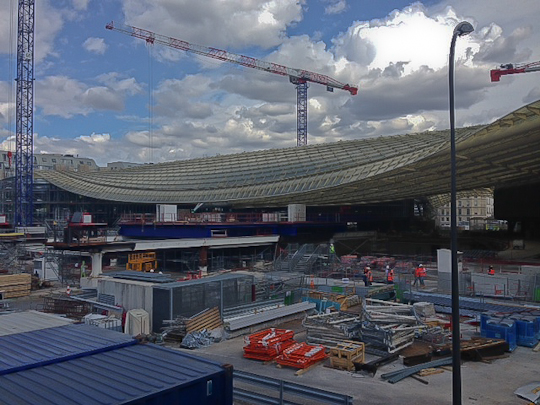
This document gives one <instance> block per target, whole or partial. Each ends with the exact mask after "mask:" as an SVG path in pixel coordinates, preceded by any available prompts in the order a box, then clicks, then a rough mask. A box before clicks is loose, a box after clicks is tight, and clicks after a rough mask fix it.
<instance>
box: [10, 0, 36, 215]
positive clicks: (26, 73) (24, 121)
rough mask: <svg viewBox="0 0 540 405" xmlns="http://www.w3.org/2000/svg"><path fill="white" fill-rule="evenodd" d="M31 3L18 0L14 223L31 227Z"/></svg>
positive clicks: (32, 66)
mask: <svg viewBox="0 0 540 405" xmlns="http://www.w3.org/2000/svg"><path fill="white" fill-rule="evenodd" d="M34 16H35V13H34V0H19V5H18V26H17V79H16V81H17V107H16V152H15V210H14V221H13V222H14V224H16V225H19V226H27V225H32V223H33V219H32V218H33V213H34V209H33V206H34Z"/></svg>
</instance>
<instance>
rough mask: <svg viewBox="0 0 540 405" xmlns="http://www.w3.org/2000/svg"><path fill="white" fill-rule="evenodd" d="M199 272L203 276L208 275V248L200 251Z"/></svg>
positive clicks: (204, 247) (202, 248)
mask: <svg viewBox="0 0 540 405" xmlns="http://www.w3.org/2000/svg"><path fill="white" fill-rule="evenodd" d="M199 271H200V272H201V275H203V276H206V275H208V246H201V248H200V249H199Z"/></svg>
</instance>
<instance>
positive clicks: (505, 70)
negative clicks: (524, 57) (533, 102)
mask: <svg viewBox="0 0 540 405" xmlns="http://www.w3.org/2000/svg"><path fill="white" fill-rule="evenodd" d="M539 71H540V62H532V63H521V64H512V63H507V64H504V65H501V66H500V67H499V69H493V70H491V71H490V75H491V81H492V82H498V81H499V80H501V76H504V75H512V74H514V73H527V72H539Z"/></svg>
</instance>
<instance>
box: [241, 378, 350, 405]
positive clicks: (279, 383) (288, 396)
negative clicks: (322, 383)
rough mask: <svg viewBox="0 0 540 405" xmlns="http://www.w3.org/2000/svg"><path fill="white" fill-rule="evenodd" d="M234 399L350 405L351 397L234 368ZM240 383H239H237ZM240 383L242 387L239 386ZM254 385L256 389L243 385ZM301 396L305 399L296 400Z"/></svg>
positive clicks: (271, 402) (288, 403)
mask: <svg viewBox="0 0 540 405" xmlns="http://www.w3.org/2000/svg"><path fill="white" fill-rule="evenodd" d="M233 381H234V384H235V385H234V389H233V395H234V399H235V400H239V401H246V402H247V403H250V404H276V405H278V404H279V405H281V404H287V405H293V404H302V403H303V404H310V405H311V404H317V403H320V404H330V405H331V404H336V405H338V404H339V405H341V404H343V405H350V404H352V403H353V402H352V400H353V398H352V397H351V396H349V395H345V394H338V393H335V392H331V391H326V390H321V389H319V388H313V387H308V386H307V385H301V384H295V383H291V382H288V381H283V380H278V379H275V378H270V377H266V376H262V375H258V374H253V373H248V372H245V371H238V370H234V374H233ZM238 383H240V384H238ZM239 385H242V388H241V387H239ZM246 386H247V387H250V386H255V387H257V388H256V389H253V388H252V389H247V388H243V387H246ZM297 398H303V399H305V400H307V401H305V400H304V401H302V402H293V400H296V401H298V399H297Z"/></svg>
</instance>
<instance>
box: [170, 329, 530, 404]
mask: <svg viewBox="0 0 540 405" xmlns="http://www.w3.org/2000/svg"><path fill="white" fill-rule="evenodd" d="M279 327H283V328H288V329H292V330H294V331H295V339H296V340H298V341H302V340H305V332H304V330H303V328H302V326H301V323H300V322H297V321H294V322H292V323H288V324H283V325H280V326H279ZM243 344H244V343H243V337H237V338H234V339H229V340H226V341H224V342H221V343H216V344H213V345H212V346H210V347H206V348H201V349H197V350H195V351H189V352H190V353H191V354H195V355H198V356H201V357H205V358H209V359H212V360H214V361H218V362H221V363H229V364H232V365H233V366H234V368H235V369H237V370H242V371H246V372H251V373H256V374H259V375H263V376H267V377H271V378H277V379H282V380H286V381H290V382H294V383H298V384H304V385H308V386H311V387H316V388H320V389H325V390H328V391H332V392H337V393H341V394H347V395H350V396H352V397H353V401H354V403H355V404H381V405H382V404H384V405H388V404H394V403H399V404H400V405H417V404H451V403H452V399H451V398H452V396H451V395H452V372H451V371H445V372H444V373H442V374H434V375H430V376H426V377H422V378H423V379H424V380H426V381H428V384H427V385H425V384H423V383H421V382H419V381H416V380H414V379H412V378H406V379H405V380H402V381H400V382H398V383H396V384H390V383H389V382H387V381H386V380H383V379H381V377H380V375H381V374H384V373H387V372H391V371H395V370H397V369H400V368H403V367H404V366H403V365H402V364H401V362H400V361H399V360H397V361H395V362H393V363H391V364H388V365H385V366H383V367H380V368H379V370H378V371H377V374H376V375H375V376H374V377H372V376H371V375H368V374H361V373H355V372H348V371H342V370H335V369H332V368H330V367H329V366H330V362H329V360H328V359H327V360H326V361H325V362H323V363H322V364H319V365H317V366H316V367H314V368H312V369H310V370H308V371H307V372H306V373H305V374H303V375H301V376H296V375H295V371H296V370H295V369H292V368H278V367H276V364H272V363H271V364H264V363H262V362H259V361H254V360H249V359H245V358H243V357H242V353H243V352H242V348H243ZM179 350H184V349H179ZM372 359H375V357H372V356H369V355H368V356H367V358H366V361H369V360H372ZM461 374H462V394H463V395H462V400H463V404H467V405H511V404H512V405H514V404H524V405H526V404H527V401H524V400H522V399H520V398H518V397H517V396H516V395H515V394H514V391H515V390H516V389H517V388H519V387H521V386H523V385H526V384H529V383H531V382H535V381H540V352H533V351H532V349H530V348H526V347H518V348H517V349H516V350H514V351H513V352H512V353H510V354H509V356H508V357H507V358H503V359H498V360H493V361H492V362H491V363H489V364H487V363H482V362H464V363H463V365H462V368H461ZM250 388H253V386H252V387H250ZM294 400H295V401H298V400H297V398H295V399H294ZM307 403H308V402H306V404H307Z"/></svg>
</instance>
